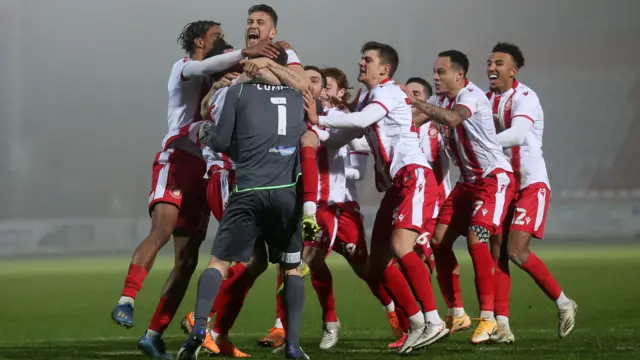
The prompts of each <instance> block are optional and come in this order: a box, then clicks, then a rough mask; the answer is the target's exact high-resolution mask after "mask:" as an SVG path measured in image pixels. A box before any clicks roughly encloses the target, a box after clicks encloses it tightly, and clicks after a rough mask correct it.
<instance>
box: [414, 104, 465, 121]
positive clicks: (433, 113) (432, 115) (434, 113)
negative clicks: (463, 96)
mask: <svg viewBox="0 0 640 360" xmlns="http://www.w3.org/2000/svg"><path fill="white" fill-rule="evenodd" d="M411 105H413V106H414V107H415V108H416V109H418V110H420V111H421V112H422V113H424V114H426V115H427V118H420V117H414V121H415V124H416V126H421V125H422V124H424V123H425V122H427V121H428V120H433V121H435V122H437V123H440V124H442V125H447V126H452V127H453V126H456V125H458V124H460V123H461V122H463V121H465V120H467V119H468V118H470V117H471V110H469V108H468V107H467V106H465V105H461V104H456V105H454V106H453V109H451V110H447V109H444V108H441V107H439V106H436V105H431V104H429V103H427V102H426V101H422V100H417V99H412V101H411Z"/></svg>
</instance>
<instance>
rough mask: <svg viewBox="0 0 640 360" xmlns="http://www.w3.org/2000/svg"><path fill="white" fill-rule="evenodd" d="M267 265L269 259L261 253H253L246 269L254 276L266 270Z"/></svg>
mask: <svg viewBox="0 0 640 360" xmlns="http://www.w3.org/2000/svg"><path fill="white" fill-rule="evenodd" d="M268 267H269V259H267V257H266V256H263V254H254V255H252V256H251V260H249V263H248V264H247V271H249V272H251V274H253V276H254V277H258V276H260V274H262V273H263V272H265V271H267V268H268Z"/></svg>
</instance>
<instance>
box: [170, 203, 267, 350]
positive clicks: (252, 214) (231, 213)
mask: <svg viewBox="0 0 640 360" xmlns="http://www.w3.org/2000/svg"><path fill="white" fill-rule="evenodd" d="M255 197H256V194H254V193H252V192H249V193H235V194H233V195H232V196H231V198H230V201H229V205H228V207H227V208H226V209H225V213H224V215H223V217H222V221H221V222H220V224H219V227H218V232H217V234H216V239H215V240H214V242H213V247H212V249H211V259H210V261H209V264H208V266H207V269H206V270H205V271H204V272H203V273H202V275H201V276H200V279H199V280H198V287H197V295H196V306H195V310H194V323H193V328H192V329H191V333H190V334H189V336H188V337H187V340H186V341H185V343H184V345H183V346H182V348H181V349H180V352H179V353H178V359H180V360H190V359H194V358H195V356H197V354H196V352H197V350H198V349H200V345H201V344H202V342H203V341H204V340H205V337H206V327H207V321H208V317H209V312H210V310H211V308H212V306H213V303H214V302H215V299H216V296H217V294H218V292H219V290H220V287H221V286H222V281H223V278H225V277H226V276H227V273H228V270H229V268H230V267H231V263H232V262H249V259H250V257H251V253H252V251H253V248H254V243H255V241H256V239H257V238H258V237H260V235H261V228H260V227H259V226H258V225H257V219H259V217H260V215H261V214H262V207H261V204H260V201H256V199H255Z"/></svg>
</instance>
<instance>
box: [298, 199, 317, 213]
mask: <svg viewBox="0 0 640 360" xmlns="http://www.w3.org/2000/svg"><path fill="white" fill-rule="evenodd" d="M316 209H317V206H316V203H314V202H313V201H305V202H304V204H303V205H302V215H303V216H315V215H316Z"/></svg>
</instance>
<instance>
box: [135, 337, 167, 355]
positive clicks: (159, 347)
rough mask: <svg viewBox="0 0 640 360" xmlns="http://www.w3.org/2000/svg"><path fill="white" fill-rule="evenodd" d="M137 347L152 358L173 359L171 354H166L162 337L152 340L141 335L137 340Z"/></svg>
mask: <svg viewBox="0 0 640 360" xmlns="http://www.w3.org/2000/svg"><path fill="white" fill-rule="evenodd" d="M138 349H140V351H142V352H143V353H145V354H146V355H148V356H149V357H151V358H152V359H153V360H168V359H174V357H173V356H171V355H169V354H167V348H166V347H165V345H164V341H163V340H162V338H157V339H153V340H152V339H149V338H147V337H146V336H145V335H143V336H142V337H141V338H140V340H138Z"/></svg>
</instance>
